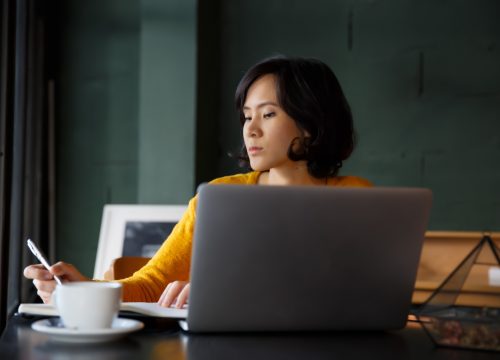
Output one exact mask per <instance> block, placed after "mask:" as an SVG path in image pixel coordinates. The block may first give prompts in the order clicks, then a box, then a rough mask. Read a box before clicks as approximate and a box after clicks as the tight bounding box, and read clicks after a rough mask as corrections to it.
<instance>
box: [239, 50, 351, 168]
mask: <svg viewBox="0 0 500 360" xmlns="http://www.w3.org/2000/svg"><path fill="white" fill-rule="evenodd" d="M266 74H273V75H274V76H275V77H276V96H277V99H278V102H279V105H280V106H281V107H282V108H283V110H284V111H285V112H286V113H287V114H288V116H290V117H291V118H292V119H293V120H295V122H296V124H297V126H298V128H299V129H300V130H301V131H303V132H307V133H308V134H309V135H310V137H309V136H308V137H306V138H304V139H303V141H302V144H301V145H302V146H300V149H299V150H298V151H297V152H295V151H294V150H293V148H292V147H293V142H292V144H290V147H289V149H288V157H289V158H290V159H291V160H293V161H299V160H306V161H307V168H308V171H309V173H310V174H311V175H312V176H314V177H316V178H324V177H333V176H335V175H337V173H338V170H339V169H340V167H341V166H342V161H344V160H346V159H347V158H348V157H349V156H350V155H351V153H352V151H353V150H354V145H355V133H354V128H353V121H352V114H351V109H350V107H349V104H348V103H347V100H346V98H345V96H344V93H343V91H342V88H341V87H340V84H339V82H338V80H337V77H336V76H335V74H334V73H333V71H332V70H331V69H330V68H329V67H328V65H326V64H324V63H323V62H321V61H319V60H316V59H304V58H289V57H284V56H276V57H271V58H268V59H264V60H262V61H261V62H259V63H257V64H256V65H254V66H252V67H251V68H250V69H249V70H248V71H247V72H246V73H245V75H244V76H243V78H242V79H241V80H240V83H239V84H238V87H237V88H236V94H235V103H236V109H237V111H238V113H239V116H240V122H241V125H242V126H243V124H244V123H245V115H244V113H243V106H244V104H245V100H246V96H247V92H248V89H249V88H250V86H251V85H252V84H253V83H254V82H255V80H257V79H258V78H260V77H261V76H263V75H266ZM298 140H301V139H298ZM239 160H240V165H241V166H244V167H249V164H250V160H249V158H248V153H247V151H246V148H245V145H244V144H243V146H242V148H241V151H240V155H239Z"/></svg>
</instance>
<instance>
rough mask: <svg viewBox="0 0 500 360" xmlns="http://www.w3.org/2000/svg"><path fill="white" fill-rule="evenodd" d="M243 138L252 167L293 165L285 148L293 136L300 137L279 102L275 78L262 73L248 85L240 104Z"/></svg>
mask: <svg viewBox="0 0 500 360" xmlns="http://www.w3.org/2000/svg"><path fill="white" fill-rule="evenodd" d="M243 113H244V114H245V124H244V125H243V139H244V140H245V146H246V149H247V152H248V157H249V158H250V166H251V167H252V169H254V170H256V171H266V170H270V169H279V168H286V167H290V166H294V163H295V162H294V161H292V160H290V159H289V158H288V149H289V147H290V145H291V144H292V142H293V141H294V139H296V138H299V139H301V138H302V137H303V135H302V132H301V130H300V129H299V128H298V127H297V125H296V123H295V121H294V120H293V119H292V118H291V117H289V116H288V115H287V113H286V112H285V111H284V110H283V109H282V108H281V107H280V106H279V104H278V99H277V96H276V78H275V76H274V75H272V74H267V75H263V76H261V77H260V78H258V79H257V80H255V82H254V83H253V84H252V85H251V86H250V88H249V89H248V92H247V97H246V99H245V104H244V105H243Z"/></svg>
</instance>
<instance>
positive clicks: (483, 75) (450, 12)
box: [218, 0, 500, 230]
mask: <svg viewBox="0 0 500 360" xmlns="http://www.w3.org/2000/svg"><path fill="white" fill-rule="evenodd" d="M498 14H500V3H499V2H498V1H485V0H479V1H474V2H472V1H440V2H435V1H414V0H412V1H410V0H406V1H351V0H349V1H347V0H346V1H327V0H325V1H286V0H281V1H280V0H275V1H266V0H254V1H236V2H235V1H231V0H224V1H221V31H220V34H221V35H220V48H221V52H220V59H221V65H220V69H221V73H220V78H221V81H222V83H221V90H220V93H221V96H220V113H221V115H220V117H219V118H218V119H219V126H218V127H219V128H220V132H219V143H220V145H219V146H220V147H221V148H222V149H227V150H229V149H234V148H237V147H238V145H239V144H240V139H241V135H240V129H239V124H238V121H237V117H236V116H235V113H234V111H233V103H232V99H233V94H234V89H235V87H236V84H237V82H238V80H239V78H240V77H241V75H242V73H243V71H244V70H245V69H246V68H248V67H249V66H251V64H253V63H254V62H256V61H257V60H259V59H261V58H263V57H266V56H270V55H273V54H276V53H281V54H286V55H290V56H305V57H317V58H320V59H322V60H324V61H325V62H327V63H328V64H329V65H330V66H331V67H332V69H333V70H334V71H335V72H336V74H337V76H338V78H339V80H340V82H341V84H342V85H343V88H344V90H345V93H346V96H347V98H348V100H349V101H350V104H351V106H352V109H353V113H354V119H355V124H356V128H357V131H358V135H359V143H358V147H357V150H356V152H355V153H354V155H353V157H352V158H351V159H350V160H349V161H348V162H347V163H346V165H345V167H344V168H343V169H342V173H343V174H355V175H360V176H363V177H366V178H368V179H370V180H372V181H373V182H374V183H375V184H376V185H380V186H424V187H430V188H431V189H432V190H433V191H434V207H433V212H432V216H431V223H430V228H431V229H456V230H487V229H495V230H500V21H498ZM232 171H234V167H233V162H232V161H231V160H230V159H228V158H227V157H224V154H223V153H222V152H221V154H220V156H219V159H218V172H219V173H228V172H232Z"/></svg>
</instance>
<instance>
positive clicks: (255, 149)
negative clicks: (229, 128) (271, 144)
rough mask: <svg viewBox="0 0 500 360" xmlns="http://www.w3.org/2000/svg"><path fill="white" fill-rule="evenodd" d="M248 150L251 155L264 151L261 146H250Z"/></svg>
mask: <svg viewBox="0 0 500 360" xmlns="http://www.w3.org/2000/svg"><path fill="white" fill-rule="evenodd" d="M247 151H248V153H249V154H250V155H255V154H257V153H259V152H260V151H262V148H261V147H259V146H250V147H249V148H248V150H247Z"/></svg>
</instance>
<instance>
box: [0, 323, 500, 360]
mask: <svg viewBox="0 0 500 360" xmlns="http://www.w3.org/2000/svg"><path fill="white" fill-rule="evenodd" d="M40 318H41V317H25V316H21V315H14V316H13V317H12V318H10V319H9V321H8V323H7V326H6V328H5V330H4V332H3V334H2V337H1V339H0V358H1V359H8V360H13V359H59V360H63V359H71V360H83V359H89V360H90V359H91V360H101V359H102V360H112V359H189V360H208V359H210V360H212V359H222V360H223V359H237V360H246V359H258V360H260V359H292V360H293V359H301V360H303V359H398V360H402V359H450V360H452V359H453V360H461V359H474V360H483V359H498V353H495V352H488V351H473V350H458V349H451V348H439V347H434V345H433V343H432V342H431V340H430V339H429V338H428V337H427V335H426V334H425V332H424V331H423V329H422V328H421V326H420V324H418V323H412V322H409V323H408V325H407V326H406V328H405V329H403V330H399V331H390V332H328V333H324V332H323V333H289V334H284V333H272V334H255V333H254V334H236V335H235V334H226V335H224V334H216V335H214V334H212V335H200V334H198V335H188V334H185V333H183V332H182V331H181V330H180V329H179V328H178V327H177V324H176V322H174V321H172V320H168V319H153V318H142V320H144V322H145V325H146V326H145V328H144V329H143V330H141V331H139V332H137V333H134V334H130V335H128V336H127V337H125V338H123V339H121V340H118V341H115V342H110V343H105V344H98V345H96V344H93V345H92V344H84V345H82V344H63V343H56V342H52V341H50V340H49V339H48V337H47V336H46V335H44V334H40V333H38V332H36V331H34V330H32V329H31V323H33V322H34V321H35V320H38V319H40Z"/></svg>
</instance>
